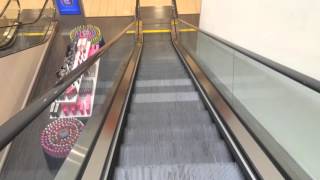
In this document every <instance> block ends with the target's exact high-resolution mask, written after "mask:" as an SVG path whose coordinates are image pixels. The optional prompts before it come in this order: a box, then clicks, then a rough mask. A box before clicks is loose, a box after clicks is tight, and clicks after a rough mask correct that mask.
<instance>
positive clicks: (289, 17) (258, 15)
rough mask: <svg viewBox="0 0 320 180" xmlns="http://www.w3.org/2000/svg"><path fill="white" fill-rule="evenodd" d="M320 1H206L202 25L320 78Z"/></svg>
mask: <svg viewBox="0 0 320 180" xmlns="http://www.w3.org/2000/svg"><path fill="white" fill-rule="evenodd" d="M319 9H320V1H319V0H307V1H300V0H282V1H270V0H258V1H257V0H242V1H238V0H203V2H202V9H201V17H200V27H201V28H202V29H204V30H206V31H209V32H211V33H214V34H216V35H218V36H221V37H223V38H224V39H227V40H229V41H231V42H234V43H236V44H238V45H240V46H242V47H244V48H246V49H249V50H251V51H253V52H256V53H258V54H260V55H263V56H265V57H267V58H270V59H272V60H275V61H277V62H279V63H281V64H283V65H287V66H289V67H291V68H293V69H295V70H297V71H299V72H302V73H304V74H307V75H309V76H312V77H314V78H316V79H318V80H320V71H319V67H320V51H319V48H320V33H319V32H320V23H319V19H320V11H319Z"/></svg>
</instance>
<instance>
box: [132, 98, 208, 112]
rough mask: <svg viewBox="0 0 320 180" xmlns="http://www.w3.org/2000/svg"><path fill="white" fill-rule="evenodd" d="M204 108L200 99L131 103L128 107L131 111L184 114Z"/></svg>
mask: <svg viewBox="0 0 320 180" xmlns="http://www.w3.org/2000/svg"><path fill="white" fill-rule="evenodd" d="M194 110H204V105H203V103H202V102H200V101H190V102H161V103H160V102H159V103H132V104H131V107H130V111H131V113H141V114H142V113H145V112H165V113H167V112H176V113H177V114H184V113H185V112H188V111H194Z"/></svg>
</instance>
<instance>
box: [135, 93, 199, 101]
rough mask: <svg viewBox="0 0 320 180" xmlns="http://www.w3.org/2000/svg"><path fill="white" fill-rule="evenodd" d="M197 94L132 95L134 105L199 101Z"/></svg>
mask: <svg viewBox="0 0 320 180" xmlns="http://www.w3.org/2000/svg"><path fill="white" fill-rule="evenodd" d="M199 100H200V98H199V95H198V93H197V92H195V91H193V92H171V93H143V94H134V96H133V102H134V103H159V102H188V101H199Z"/></svg>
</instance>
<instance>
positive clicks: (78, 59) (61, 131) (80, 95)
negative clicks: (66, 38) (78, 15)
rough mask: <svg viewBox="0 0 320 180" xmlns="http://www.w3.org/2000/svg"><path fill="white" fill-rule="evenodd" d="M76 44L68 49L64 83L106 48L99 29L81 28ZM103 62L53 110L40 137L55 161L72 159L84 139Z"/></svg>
mask: <svg viewBox="0 0 320 180" xmlns="http://www.w3.org/2000/svg"><path fill="white" fill-rule="evenodd" d="M70 38H71V41H72V43H71V44H70V45H69V46H68V48H67V51H66V57H65V59H64V64H63V65H62V66H61V67H60V69H59V70H58V72H57V73H56V74H57V77H58V78H59V79H62V78H63V77H65V76H66V75H68V74H69V73H70V72H71V71H72V70H74V69H76V68H77V67H78V66H79V65H80V64H81V63H83V62H85V61H86V60H87V59H88V57H90V56H92V55H94V54H95V53H96V52H97V51H98V50H99V48H100V47H101V45H102V44H104V41H103V37H102V35H101V32H100V29H99V28H97V27H96V26H92V25H85V26H79V27H76V28H75V29H73V30H72V31H71V32H70ZM98 70H99V60H98V61H97V62H96V63H95V64H93V65H92V66H91V67H90V68H89V69H88V70H87V71H86V72H84V73H83V74H82V75H81V76H80V77H79V78H78V79H77V80H76V81H75V82H74V83H72V84H71V85H70V86H69V87H68V88H67V89H66V90H65V91H64V92H63V93H62V94H61V95H60V96H59V97H58V98H57V99H56V100H55V101H54V102H53V103H52V104H51V106H50V108H49V111H50V119H52V120H53V121H52V122H51V123H49V124H48V125H47V126H46V128H45V129H44V130H43V131H42V133H41V135H40V143H41V146H42V148H43V150H44V152H45V153H46V154H48V155H50V156H51V157H54V158H65V157H66V156H68V154H69V152H70V151H71V149H72V147H73V145H74V144H75V143H76V141H77V139H78V138H79V136H80V133H81V130H82V129H83V128H84V126H85V124H84V123H86V121H87V120H88V118H90V117H91V115H92V110H93V104H94V97H95V89H96V84H97V77H98Z"/></svg>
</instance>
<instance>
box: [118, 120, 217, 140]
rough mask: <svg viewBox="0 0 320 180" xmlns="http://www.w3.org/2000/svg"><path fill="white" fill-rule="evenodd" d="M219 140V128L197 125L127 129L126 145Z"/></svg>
mask: <svg viewBox="0 0 320 180" xmlns="http://www.w3.org/2000/svg"><path fill="white" fill-rule="evenodd" d="M207 139H211V140H219V139H220V136H219V134H218V132H217V128H216V127H215V126H214V125H213V124H212V125H211V126H210V125H196V126H192V127H188V128H180V127H177V128H169V129H168V128H160V127H159V128H157V129H126V132H125V135H124V142H123V143H124V144H141V145H144V144H156V143H157V142H170V141H171V142H177V141H183V140H190V141H201V140H207Z"/></svg>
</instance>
